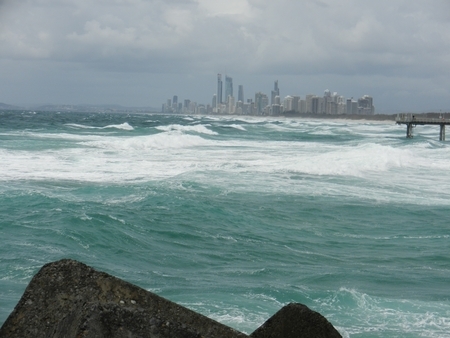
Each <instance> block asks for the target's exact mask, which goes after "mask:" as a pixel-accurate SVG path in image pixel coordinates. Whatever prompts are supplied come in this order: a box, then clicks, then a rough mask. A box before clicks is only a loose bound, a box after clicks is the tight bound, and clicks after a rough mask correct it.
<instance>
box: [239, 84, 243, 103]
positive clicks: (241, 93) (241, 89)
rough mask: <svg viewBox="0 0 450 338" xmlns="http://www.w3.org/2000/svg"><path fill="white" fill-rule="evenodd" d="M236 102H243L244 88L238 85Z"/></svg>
mask: <svg viewBox="0 0 450 338" xmlns="http://www.w3.org/2000/svg"><path fill="white" fill-rule="evenodd" d="M238 101H241V102H244V86H243V85H239V92H238Z"/></svg>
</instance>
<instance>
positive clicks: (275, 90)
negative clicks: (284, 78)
mask: <svg viewBox="0 0 450 338" xmlns="http://www.w3.org/2000/svg"><path fill="white" fill-rule="evenodd" d="M275 96H280V88H278V80H276V81H275V83H274V84H273V90H272V95H271V97H270V104H275Z"/></svg>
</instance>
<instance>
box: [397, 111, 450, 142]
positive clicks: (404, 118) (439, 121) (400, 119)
mask: <svg viewBox="0 0 450 338" xmlns="http://www.w3.org/2000/svg"><path fill="white" fill-rule="evenodd" d="M395 122H396V123H397V124H406V137H408V138H411V137H413V135H412V130H413V128H414V127H416V126H418V125H439V126H440V132H439V141H445V126H446V125H449V124H450V119H446V118H444V117H443V116H442V115H440V116H439V117H433V118H430V117H423V116H415V115H413V114H398V115H397V117H396V118H395Z"/></svg>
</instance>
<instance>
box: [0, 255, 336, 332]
mask: <svg viewBox="0 0 450 338" xmlns="http://www.w3.org/2000/svg"><path fill="white" fill-rule="evenodd" d="M0 337H11V338H12V337H21V338H24V337H74V338H81V337H117V338H121V337H152V338H169V337H170V338H178V337H180V338H200V337H204V338H206V337H211V338H214V337H217V338H219V337H220V338H228V337H229V338H239V337H252V338H269V337H283V338H291V337H315V338H317V337H341V336H340V334H339V333H338V332H337V331H336V329H335V328H334V327H333V326H332V325H331V324H330V323H329V322H328V321H327V320H326V319H325V318H324V317H323V316H322V315H320V314H319V313H317V312H314V311H312V310H310V309H309V308H307V307H306V306H304V305H301V304H289V305H287V306H285V307H283V308H282V309H281V310H280V311H278V312H277V313H276V314H275V315H274V316H273V317H271V318H270V319H268V320H267V322H266V323H264V324H263V325H262V326H261V327H260V328H258V329H257V330H256V331H255V332H253V333H252V334H251V335H250V336H247V335H246V334H243V333H241V332H238V331H236V330H234V329H232V328H230V327H228V326H225V325H223V324H220V323H218V322H216V321H214V320H212V319H210V318H207V317H205V316H203V315H201V314H198V313H196V312H194V311H192V310H189V309H187V308H185V307H183V306H180V305H178V304H176V303H174V302H171V301H169V300H167V299H164V298H162V297H160V296H158V295H156V294H153V293H151V292H148V291H146V290H144V289H142V288H140V287H137V286H135V285H133V284H130V283H128V282H125V281H123V280H120V279H118V278H115V277H113V276H111V275H109V274H106V273H104V272H99V271H96V270H94V269H93V268H91V267H88V266H86V265H85V264H83V263H80V262H77V261H74V260H69V259H63V260H60V261H57V262H53V263H49V264H46V265H44V266H43V267H42V268H41V270H40V271H39V272H38V273H37V274H36V275H35V276H34V277H33V279H32V280H31V282H30V284H29V285H28V287H27V288H26V290H25V292H24V294H23V296H22V298H21V299H20V301H19V303H18V304H17V306H16V307H15V309H14V310H13V312H12V313H11V314H10V315H9V317H8V318H7V320H6V321H5V323H4V324H3V326H2V327H1V328H0Z"/></svg>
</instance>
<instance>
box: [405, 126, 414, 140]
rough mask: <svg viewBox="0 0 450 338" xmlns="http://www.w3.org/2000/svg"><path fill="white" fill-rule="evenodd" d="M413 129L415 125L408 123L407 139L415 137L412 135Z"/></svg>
mask: <svg viewBox="0 0 450 338" xmlns="http://www.w3.org/2000/svg"><path fill="white" fill-rule="evenodd" d="M412 129H413V124H412V123H408V124H407V125H406V137H407V138H411V137H413V135H412Z"/></svg>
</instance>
